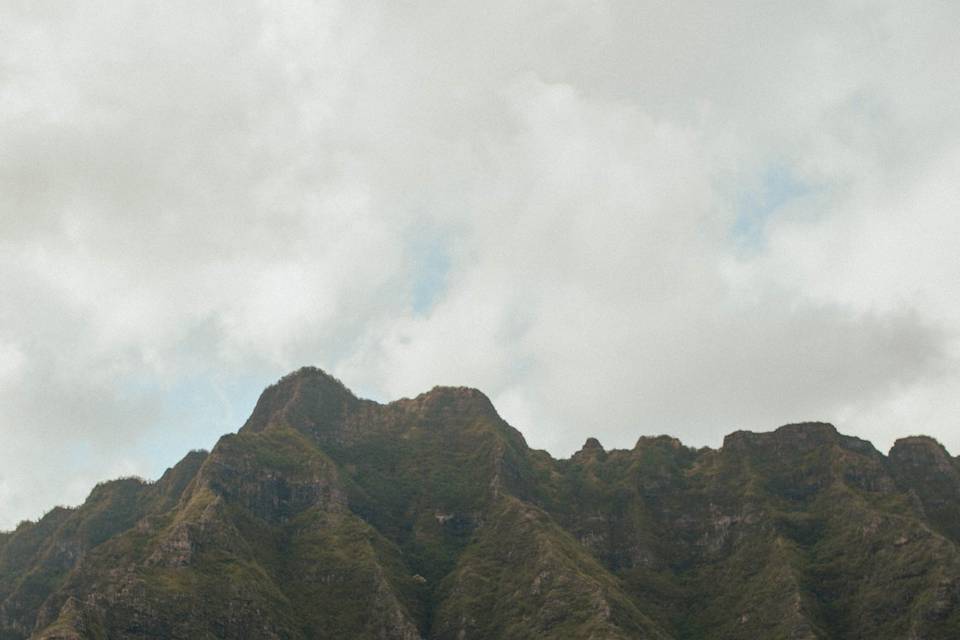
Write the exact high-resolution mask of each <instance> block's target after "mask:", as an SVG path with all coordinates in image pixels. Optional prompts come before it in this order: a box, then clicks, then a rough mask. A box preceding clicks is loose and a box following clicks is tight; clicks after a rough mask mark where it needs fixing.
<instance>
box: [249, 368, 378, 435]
mask: <svg viewBox="0 0 960 640" xmlns="http://www.w3.org/2000/svg"><path fill="white" fill-rule="evenodd" d="M359 402H360V400H359V399H358V398H357V397H356V396H355V395H354V394H353V392H352V391H350V390H349V389H347V387H346V386H344V384H343V383H342V382H340V380H338V379H337V378H335V377H333V376H332V375H330V374H329V373H327V372H325V371H323V370H322V369H318V368H316V367H301V368H300V369H298V370H296V371H294V372H293V373H289V374H287V375H285V376H283V377H282V378H280V380H278V381H277V382H276V383H275V384H272V385H270V386H269V387H267V388H266V390H264V392H263V393H262V394H260V399H259V400H257V404H256V406H255V407H254V409H253V413H251V414H250V417H249V418H248V419H247V421H246V423H245V424H244V425H243V427H242V428H241V431H247V430H249V431H263V430H264V429H266V428H267V427H268V426H269V425H270V424H273V423H276V422H281V423H287V424H288V425H289V426H292V427H295V428H302V427H304V426H317V424H316V423H317V419H318V418H335V417H338V416H339V417H342V415H343V412H344V410H345V409H347V408H349V407H350V406H353V405H355V404H357V403H359Z"/></svg>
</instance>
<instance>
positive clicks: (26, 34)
mask: <svg viewBox="0 0 960 640" xmlns="http://www.w3.org/2000/svg"><path fill="white" fill-rule="evenodd" d="M958 21H960V6H958V5H955V4H952V3H938V2H902V1H900V2H892V1H891V2H868V1H857V2H842V3H836V2H829V3H828V2H823V3H820V2H812V3H795V2H794V3H788V2H782V3H781V2H777V3H770V2H726V3H715V2H691V3H684V4H683V5H682V6H678V5H676V4H675V3H652V2H627V1H624V2H616V1H596V2H537V1H533V2H526V3H519V4H518V3H515V2H511V3H507V2H496V1H493V2H487V3H476V2H470V3H467V2H447V3H391V2H369V1H364V0H361V1H359V2H339V3H338V2H320V3H318V2H285V3H265V2H264V3H259V2H229V3H226V2H225V3H191V2H168V3H147V2H142V3H141V2H131V3H115V2H99V3H98V2H83V3H79V2H78V3H70V2H37V1H36V0H33V1H30V2H20V1H16V0H0V269H2V271H0V299H2V300H3V304H2V305H0V440H2V442H3V443H4V444H3V446H2V447H0V528H5V527H10V526H12V525H13V524H15V523H16V521H17V520H18V519H20V518H23V517H36V516H37V515H39V514H40V513H41V512H42V511H43V510H44V509H45V508H48V507H50V506H52V505H53V504H55V503H60V502H67V503H71V502H76V501H79V500H81V499H82V498H83V497H84V496H85V494H86V492H88V491H89V489H90V488H91V486H92V484H93V483H94V482H95V481H96V480H99V479H105V478H108V477H111V476H116V475H120V474H125V473H139V474H143V475H147V476H156V475H157V473H158V472H159V471H160V470H162V468H163V467H164V466H166V465H169V464H171V463H172V462H174V461H175V460H176V459H177V458H178V457H179V455H181V454H182V453H184V452H185V451H186V450H187V449H188V448H190V447H194V446H210V444H212V442H213V441H214V438H215V437H216V435H218V434H220V433H222V432H225V431H229V430H233V429H236V428H237V427H238V426H239V424H240V423H241V422H242V420H243V418H244V417H245V414H246V413H247V412H248V411H249V410H250V408H252V403H253V401H254V399H255V397H256V394H257V392H258V391H259V390H260V388H262V387H263V386H265V385H266V384H268V383H270V382H271V381H272V380H274V379H275V378H276V377H278V376H279V375H281V374H283V373H285V372H286V371H288V370H290V369H293V368H296V367H298V366H300V365H303V364H314V365H317V366H320V367H323V368H325V369H327V370H329V371H331V372H332V373H334V374H336V375H338V376H339V377H341V378H342V379H343V380H344V382H345V383H346V384H347V385H348V386H350V387H351V388H353V389H354V390H356V391H357V392H358V393H360V394H362V395H367V396H371V397H374V398H377V399H380V400H388V399H392V398H395V397H398V396H402V395H411V394H416V393H418V392H420V391H424V390H426V389H427V388H429V387H430V386H432V385H434V384H465V385H471V386H477V387H480V388H482V389H483V390H484V391H486V392H487V393H488V394H489V395H490V396H491V397H492V399H493V400H494V403H495V404H496V405H497V407H498V408H499V409H500V411H501V413H502V414H503V415H504V416H505V417H506V418H507V419H508V420H509V421H510V422H511V423H513V424H514V425H515V426H516V427H518V428H519V429H521V430H522V431H523V432H524V434H526V436H527V437H528V440H529V441H530V443H531V445H532V446H535V447H542V448H547V449H549V450H550V451H551V452H553V453H554V454H556V455H568V454H570V453H571V452H572V451H574V450H575V449H576V448H578V446H579V444H580V443H581V442H582V441H583V440H584V439H585V438H586V437H587V436H588V435H595V436H597V437H599V438H600V439H601V440H602V441H603V442H604V444H605V445H607V446H621V447H624V446H631V445H632V444H633V442H634V441H635V439H636V438H637V436H639V435H641V434H651V433H664V432H667V433H671V434H674V435H677V436H679V437H680V438H681V439H683V440H684V441H685V442H687V443H688V444H693V445H710V446H715V445H717V444H719V442H720V438H721V436H722V434H724V433H727V432H729V431H732V430H734V429H738V428H748V429H754V430H766V429H769V428H773V427H775V426H777V425H779V424H782V423H786V422H790V421H795V420H802V419H822V420H831V421H834V422H835V423H836V424H837V425H838V427H839V428H840V429H841V431H844V432H847V433H852V434H856V435H860V436H862V437H865V438H869V439H871V440H872V441H874V442H875V443H876V444H877V446H878V447H880V448H885V447H887V446H889V444H890V443H891V442H892V440H893V439H894V438H895V437H898V436H901V435H907V434H911V433H917V432H924V433H928V434H931V435H934V436H936V437H938V438H939V439H941V441H943V442H944V443H945V444H946V445H947V446H948V448H950V449H951V451H953V452H954V453H957V452H958V451H960V436H958V435H957V433H958V432H957V431H956V424H955V421H956V419H957V417H958V416H960V349H958V346H960V343H958V340H957V338H958V336H957V330H956V327H958V326H960V260H958V259H957V256H956V253H957V249H958V247H960V216H958V215H957V213H958V211H960V181H958V180H957V178H956V177H957V175H960V110H958V109H957V108H956V105H957V104H960V83H957V82H956V78H957V77H960V68H958V67H960V63H958V60H960V51H958V48H960V45H958V44H957V42H956V37H955V25H956V24H957V23H958Z"/></svg>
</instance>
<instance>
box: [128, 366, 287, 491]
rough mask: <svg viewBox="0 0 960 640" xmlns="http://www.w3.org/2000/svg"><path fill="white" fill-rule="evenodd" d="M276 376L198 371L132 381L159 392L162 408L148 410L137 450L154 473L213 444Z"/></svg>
mask: <svg viewBox="0 0 960 640" xmlns="http://www.w3.org/2000/svg"><path fill="white" fill-rule="evenodd" d="M274 381H275V380H266V379H264V377H263V375H253V374H238V375H235V376H230V377H228V378H222V377H219V376H216V377H215V376H211V375H210V372H202V373H200V372H198V373H197V374H195V375H191V376H186V377H184V378H182V379H178V381H177V382H176V383H174V384H165V383H163V382H159V381H155V380H139V381H136V382H130V383H129V384H130V390H131V391H133V392H134V393H141V394H155V396H156V397H157V398H158V402H157V403H156V404H155V403H147V404H148V406H154V407H155V406H157V405H159V414H158V415H155V416H150V417H148V416H144V419H145V420H149V422H150V424H149V425H144V429H143V430H142V431H141V432H140V433H139V434H138V436H139V438H138V442H137V445H136V448H135V450H134V455H135V456H136V457H137V458H139V459H141V460H143V461H145V462H146V463H147V465H148V470H147V476H148V477H149V478H150V479H152V480H153V479H156V478H158V477H159V476H160V474H162V473H163V471H164V470H165V469H166V468H167V467H170V466H172V465H174V464H176V463H177V462H179V460H180V459H181V458H183V456H184V455H186V453H187V451H189V450H191V449H207V450H209V449H210V448H211V447H212V446H213V445H214V444H215V443H216V441H217V440H218V439H219V438H220V436H222V435H224V434H226V433H231V432H235V431H237V430H238V429H239V428H240V427H241V426H242V425H243V423H244V421H245V420H246V419H247V417H248V416H249V414H250V413H251V412H252V411H253V407H254V405H255V404H256V402H257V398H258V397H259V396H260V393H261V392H262V391H263V389H264V388H265V387H266V386H267V385H268V384H271V383H273V382H274Z"/></svg>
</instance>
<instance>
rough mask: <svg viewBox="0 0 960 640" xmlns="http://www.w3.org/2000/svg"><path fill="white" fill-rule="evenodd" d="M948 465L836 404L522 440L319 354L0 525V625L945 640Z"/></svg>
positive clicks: (953, 487) (494, 419) (957, 474)
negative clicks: (153, 476) (23, 517)
mask: <svg viewBox="0 0 960 640" xmlns="http://www.w3.org/2000/svg"><path fill="white" fill-rule="evenodd" d="M958 544H960V463H958V461H957V460H956V459H954V458H951V457H950V455H949V454H948V453H947V452H946V451H945V450H944V449H943V447H941V446H940V445H939V444H937V443H936V442H934V441H932V440H930V439H928V438H922V437H912V438H906V439H903V440H901V441H898V442H897V444H896V445H895V446H894V448H893V449H892V450H891V452H890V454H889V456H884V455H882V454H881V453H879V452H877V451H876V450H875V449H874V448H873V447H872V446H871V445H870V443H868V442H865V441H862V440H859V439H857V438H851V437H847V436H843V435H841V434H839V433H837V432H836V430H835V429H834V428H833V427H832V426H830V425H827V424H821V423H810V424H802V425H788V426H785V427H781V428H780V429H777V430H776V431H774V432H771V433H749V432H737V433H734V434H731V435H730V436H728V437H727V438H726V440H725V442H724V446H723V447H722V448H721V449H719V450H711V449H700V450H695V449H690V448H688V447H684V446H683V445H682V444H681V443H680V442H678V441H677V440H675V439H673V438H669V437H666V436H661V437H656V438H647V437H644V438H640V440H639V441H638V442H637V444H636V446H635V447H634V448H633V449H631V450H614V451H605V450H604V449H603V447H602V446H601V445H600V443H599V442H597V441H596V440H593V439H590V440H588V441H587V443H586V444H585V445H584V448H583V449H582V450H581V451H580V452H578V453H577V454H575V455H574V456H573V457H572V458H570V459H569V460H554V459H553V458H551V457H550V456H549V455H548V454H546V453H545V452H543V451H536V450H531V449H530V448H529V447H528V446H527V444H526V442H525V441H524V439H523V436H522V435H521V434H520V433H519V432H518V431H516V430H515V429H513V428H512V427H511V426H509V425H508V424H507V423H505V422H504V421H503V420H502V419H501V418H500V417H499V416H498V415H497V413H496V411H495V409H494V408H493V406H492V405H491V404H490V402H489V400H488V399H487V398H486V397H485V396H484V395H483V394H482V393H480V392H479V391H476V390H474V389H465V388H449V387H437V388H435V389H433V390H432V391H430V392H428V393H425V394H422V395H420V396H418V397H416V398H413V399H404V400H399V401H396V402H393V403H390V404H386V405H381V404H377V403H374V402H371V401H368V400H362V399H359V398H357V397H355V396H354V395H353V394H352V393H351V392H350V391H349V390H347V389H346V388H345V387H344V386H343V385H342V384H340V382H339V381H337V380H335V379H334V378H332V377H330V376H328V375H327V374H325V373H323V372H322V371H319V370H317V369H309V368H308V369H302V370H300V371H298V372H296V373H293V374H291V375H289V376H287V377H285V378H283V379H282V380H281V381H280V382H279V383H277V384H276V385H273V386H271V387H270V388H268V389H267V390H266V391H265V392H264V393H263V395H262V396H261V398H260V400H259V402H258V403H257V406H256V408H255V409H254V411H253V413H252V415H251V417H250V419H249V420H248V421H247V423H246V424H245V425H244V426H243V427H242V428H241V429H240V430H239V432H238V433H236V434H231V435H227V436H224V437H223V438H221V440H220V441H219V442H218V443H217V445H216V446H215V447H214V448H213V450H212V451H211V452H210V453H209V454H207V453H205V452H192V453H190V454H188V455H187V456H186V457H185V458H184V459H183V460H182V461H181V462H180V463H178V464H177V465H176V466H175V467H173V468H172V469H169V470H168V471H167V473H165V474H164V475H163V477H161V478H160V479H159V480H158V481H156V482H153V483H145V482H142V481H140V480H136V479H124V480H117V481H113V482H108V483H104V484H101V485H99V486H98V487H97V488H96V489H95V490H94V491H93V492H92V493H91V495H90V497H89V498H88V500H87V501H86V502H85V503H84V504H83V505H82V506H80V507H78V508H76V509H64V508H57V509H54V510H52V511H50V512H49V513H48V514H47V515H46V516H44V517H43V518H42V519H41V520H40V521H38V522H36V523H23V524H21V525H20V526H19V527H18V528H17V529H16V530H15V531H12V532H7V533H0V640H14V639H16V640H22V639H24V638H46V639H53V638H62V639H67V638H70V639H92V638H118V639H125V638H131V639H132V638H284V639H287V638H290V639H307V638H358V639H364V638H369V639H371V640H373V639H377V640H416V639H421V638H422V639H437V640H447V639H449V640H468V639H473V638H477V639H487V638H491V639H492V638H510V639H518V640H519V639H524V638H531V639H532V638H556V639H562V638H592V639H597V640H600V639H611V640H614V639H627V638H636V639H640V638H650V639H657V640H667V639H674V640H681V639H689V640H693V639H699V638H728V639H731V640H734V639H741V638H742V639H745V640H746V639H756V638H770V639H774V638H784V639H788V638H789V639H797V640H799V639H805V638H810V639H812V638H831V639H832V638H840V639H848V638H849V639H854V638H879V639H883V638H891V639H893V638H898V639H899V638H917V639H920V638H926V639H937V638H944V639H947V638H957V637H960V552H958V546H957V545H958Z"/></svg>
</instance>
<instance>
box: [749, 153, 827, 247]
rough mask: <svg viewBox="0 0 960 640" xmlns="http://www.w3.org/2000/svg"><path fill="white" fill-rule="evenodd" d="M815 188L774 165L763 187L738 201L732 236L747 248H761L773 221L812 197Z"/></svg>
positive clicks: (762, 177)
mask: <svg viewBox="0 0 960 640" xmlns="http://www.w3.org/2000/svg"><path fill="white" fill-rule="evenodd" d="M812 192H813V188H812V187H811V186H810V185H808V184H806V183H804V182H802V181H800V180H799V179H797V177H796V175H795V174H794V172H793V171H791V169H790V167H788V166H785V165H781V164H774V165H770V166H769V167H767V168H766V170H765V171H764V172H763V174H762V175H761V177H760V180H759V184H758V185H757V186H756V187H755V188H753V189H751V190H747V191H742V192H740V193H739V194H738V195H737V196H736V198H735V206H736V212H737V213H736V218H735V219H734V223H733V227H732V229H731V233H732V235H733V238H734V240H735V241H736V242H737V244H738V245H740V246H741V247H743V248H746V249H759V248H760V247H762V246H763V244H764V242H765V240H766V227H767V224H768V223H769V222H770V220H771V219H772V218H773V217H774V216H776V215H777V214H778V213H779V212H782V211H783V209H784V208H785V207H786V206H787V205H789V204H791V203H792V202H794V201H796V200H799V199H800V198H804V197H807V196H809V195H810V194H811V193H812Z"/></svg>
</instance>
